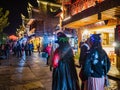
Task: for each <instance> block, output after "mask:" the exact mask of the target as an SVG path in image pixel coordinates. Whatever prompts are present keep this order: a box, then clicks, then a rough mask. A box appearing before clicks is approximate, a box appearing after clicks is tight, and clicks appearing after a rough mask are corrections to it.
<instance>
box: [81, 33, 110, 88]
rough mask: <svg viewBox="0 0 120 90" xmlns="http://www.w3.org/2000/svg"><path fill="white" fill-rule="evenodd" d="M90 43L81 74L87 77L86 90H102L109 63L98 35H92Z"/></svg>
mask: <svg viewBox="0 0 120 90" xmlns="http://www.w3.org/2000/svg"><path fill="white" fill-rule="evenodd" d="M90 42H91V44H92V46H91V48H90V53H89V55H87V57H86V60H85V63H84V65H83V73H84V75H85V76H86V77H88V80H87V84H86V85H87V89H86V90H104V83H105V76H106V75H107V73H108V71H109V70H110V66H111V63H110V60H109V57H108V55H107V53H106V52H105V50H104V49H103V48H102V45H101V38H100V34H92V35H91V36H90Z"/></svg>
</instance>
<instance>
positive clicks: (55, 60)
mask: <svg viewBox="0 0 120 90" xmlns="http://www.w3.org/2000/svg"><path fill="white" fill-rule="evenodd" d="M101 42H102V40H101V37H100V34H92V35H91V36H90V37H89V38H88V39H87V40H86V41H85V42H83V43H81V44H80V56H79V65H80V72H79V75H77V71H76V66H75V60H74V53H73V49H72V47H71V45H70V44H69V39H68V37H67V36H66V35H65V34H64V33H63V32H58V33H57V40H56V41H55V43H57V44H58V46H57V47H56V48H55V47H54V44H52V43H49V44H48V45H47V46H46V47H45V48H44V49H42V50H41V47H40V44H39V45H38V52H39V54H40V53H41V52H45V53H47V57H46V65H48V66H50V70H51V71H52V90H104V83H105V76H106V75H107V73H108V71H109V70H110V66H111V63H110V60H109V57H108V55H107V53H106V52H105V50H104V49H103V48H102V45H101ZM33 49H34V46H33V43H32V42H29V41H26V42H22V43H20V42H19V41H16V42H7V43H6V44H1V45H0V54H1V55H4V56H5V57H6V58H9V54H10V52H11V51H12V52H13V55H14V56H16V57H18V58H19V57H22V59H25V58H26V57H25V56H30V55H31V54H32V52H33ZM79 78H80V80H81V81H82V83H79Z"/></svg>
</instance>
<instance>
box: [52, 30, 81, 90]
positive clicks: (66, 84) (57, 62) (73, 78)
mask: <svg viewBox="0 0 120 90" xmlns="http://www.w3.org/2000/svg"><path fill="white" fill-rule="evenodd" d="M57 38H58V40H57V41H56V43H58V44H59V46H58V48H56V50H55V52H54V55H53V59H52V60H53V61H52V63H53V64H52V65H53V76H52V90H80V88H79V81H78V76H77V72H76V68H75V64H74V55H73V50H72V47H71V46H70V44H69V42H68V37H67V36H66V35H65V34H64V33H63V32H58V33H57Z"/></svg>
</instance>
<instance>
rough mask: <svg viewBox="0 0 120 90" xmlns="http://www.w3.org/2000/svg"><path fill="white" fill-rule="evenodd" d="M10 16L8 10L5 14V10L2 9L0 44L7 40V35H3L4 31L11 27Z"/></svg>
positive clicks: (0, 16) (0, 15)
mask: <svg viewBox="0 0 120 90" xmlns="http://www.w3.org/2000/svg"><path fill="white" fill-rule="evenodd" d="M8 15H9V11H8V10H6V11H5V12H3V8H0V44H1V43H5V41H6V40H7V35H6V34H4V33H3V29H4V28H5V27H7V26H8V25H9V22H8Z"/></svg>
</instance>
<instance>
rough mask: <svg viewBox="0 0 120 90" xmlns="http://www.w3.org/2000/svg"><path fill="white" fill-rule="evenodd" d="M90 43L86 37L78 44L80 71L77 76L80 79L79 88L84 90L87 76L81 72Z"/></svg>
mask: <svg viewBox="0 0 120 90" xmlns="http://www.w3.org/2000/svg"><path fill="white" fill-rule="evenodd" d="M90 47H91V44H90V38H88V39H87V40H86V41H85V42H83V43H82V44H81V45H80V57H79V65H80V67H81V69H80V72H79V77H80V79H81V83H82V84H81V90H85V88H86V86H84V85H86V84H85V83H87V77H85V76H84V74H83V66H84V63H85V59H86V57H87V55H88V54H89V50H90Z"/></svg>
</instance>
